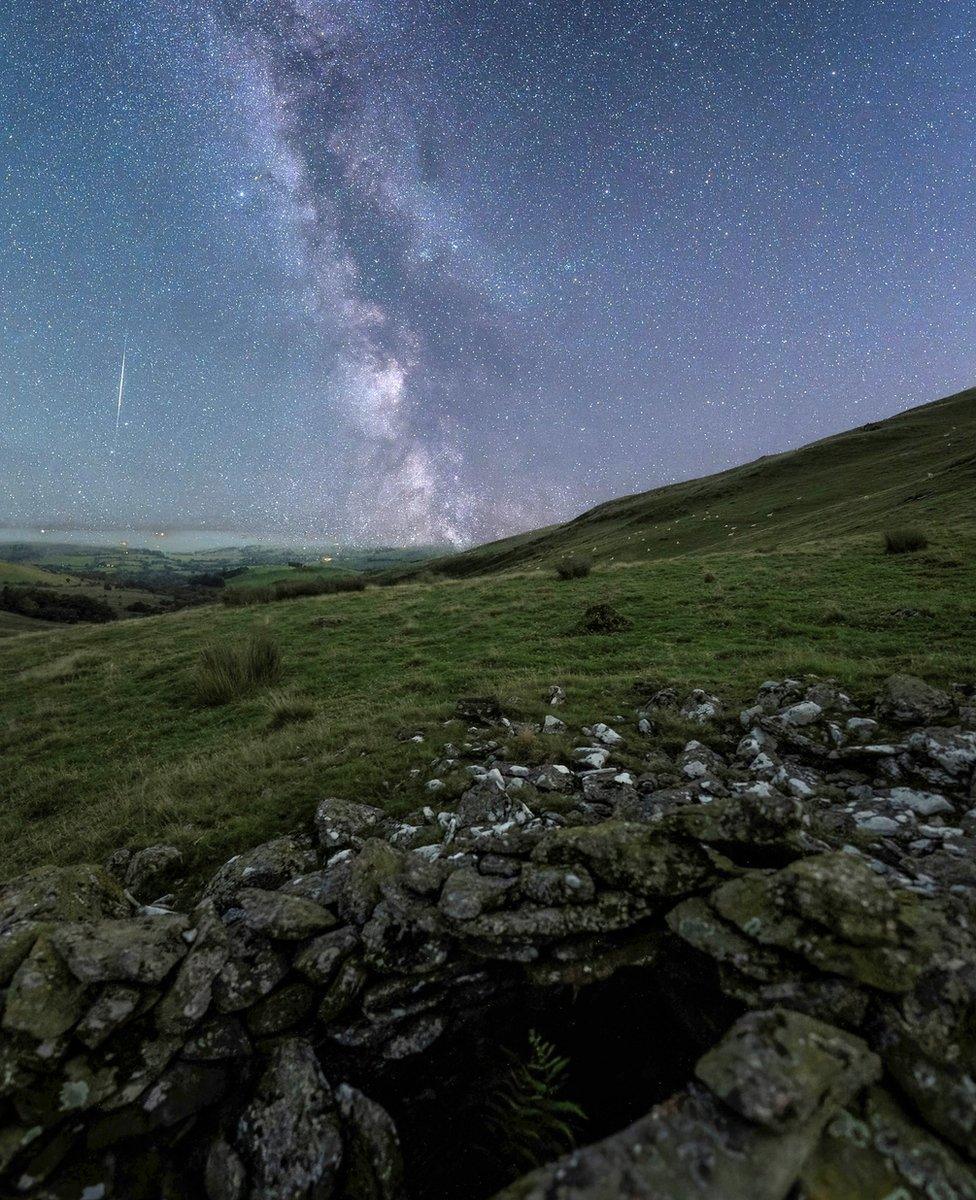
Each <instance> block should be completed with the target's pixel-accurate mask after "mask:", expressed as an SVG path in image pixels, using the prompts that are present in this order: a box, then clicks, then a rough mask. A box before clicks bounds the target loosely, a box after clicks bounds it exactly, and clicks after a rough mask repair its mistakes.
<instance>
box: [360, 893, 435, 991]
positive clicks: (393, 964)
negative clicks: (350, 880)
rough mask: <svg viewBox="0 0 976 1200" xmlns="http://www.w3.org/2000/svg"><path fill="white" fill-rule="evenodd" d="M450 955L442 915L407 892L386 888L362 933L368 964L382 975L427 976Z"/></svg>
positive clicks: (364, 952) (364, 953)
mask: <svg viewBox="0 0 976 1200" xmlns="http://www.w3.org/2000/svg"><path fill="white" fill-rule="evenodd" d="M450 951H451V943H450V939H449V937H448V935H447V928H446V923H445V920H444V917H443V915H442V914H441V913H440V911H439V910H438V909H436V908H434V907H433V906H432V905H430V904H427V903H424V902H423V901H419V900H417V899H416V898H415V897H412V896H410V895H409V893H407V892H406V889H403V890H400V891H397V890H393V889H391V888H387V894H386V898H385V899H384V900H383V902H382V903H381V904H378V905H377V907H376V909H375V911H374V913H373V916H372V917H371V918H370V920H369V921H368V922H367V924H366V926H365V927H364V929H363V956H364V958H365V961H366V962H367V964H368V965H369V966H370V967H372V968H373V969H374V970H376V971H379V972H381V973H383V974H390V973H393V974H426V973H427V972H429V971H433V970H436V969H437V968H438V967H440V966H442V965H443V964H444V963H445V962H446V961H447V958H448V956H449V954H450Z"/></svg>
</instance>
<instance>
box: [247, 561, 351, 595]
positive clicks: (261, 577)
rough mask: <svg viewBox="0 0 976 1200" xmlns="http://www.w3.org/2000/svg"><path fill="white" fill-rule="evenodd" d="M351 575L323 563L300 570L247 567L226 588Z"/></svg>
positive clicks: (255, 586) (277, 567)
mask: <svg viewBox="0 0 976 1200" xmlns="http://www.w3.org/2000/svg"><path fill="white" fill-rule="evenodd" d="M352 574H355V572H354V571H351V570H349V569H348V568H343V567H334V566H332V565H331V564H324V563H323V564H322V565H320V566H309V567H303V568H302V569H301V570H296V569H295V568H294V567H288V566H284V567H280V566H268V567H248V568H247V569H246V570H245V571H244V573H243V574H241V575H233V576H231V578H230V579H228V580H227V586H228V587H229V588H244V589H248V588H263V587H270V586H271V584H273V583H279V582H280V581H281V580H283V579H337V578H341V577H342V576H344V575H352Z"/></svg>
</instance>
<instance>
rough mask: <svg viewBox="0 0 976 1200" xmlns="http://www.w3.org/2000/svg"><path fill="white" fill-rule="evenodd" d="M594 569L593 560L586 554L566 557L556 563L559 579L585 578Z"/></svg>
mask: <svg viewBox="0 0 976 1200" xmlns="http://www.w3.org/2000/svg"><path fill="white" fill-rule="evenodd" d="M592 570H593V560H592V559H591V558H587V557H586V556H585V555H580V556H579V557H577V556H576V555H573V556H572V557H570V558H564V559H563V561H562V562H560V563H556V578H557V579H583V578H585V577H586V576H587V575H589V573H590V572H591V571H592Z"/></svg>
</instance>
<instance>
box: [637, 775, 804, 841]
mask: <svg viewBox="0 0 976 1200" xmlns="http://www.w3.org/2000/svg"><path fill="white" fill-rule="evenodd" d="M803 815H804V810H803V805H802V804H801V803H800V802H799V800H797V799H796V798H795V797H793V796H785V795H783V793H782V792H778V791H776V790H774V789H773V788H770V787H768V786H765V785H763V786H756V787H752V788H750V789H749V790H747V791H746V790H743V791H739V792H735V793H733V794H732V795H730V796H721V797H717V798H715V799H713V800H710V801H709V803H708V804H682V805H679V806H678V807H674V808H671V809H669V810H668V811H667V812H664V813H662V814H661V816H660V817H659V818H658V819H657V824H658V827H659V828H660V830H661V831H662V833H665V832H666V833H673V834H679V835H681V836H683V837H685V838H693V839H695V840H697V841H700V842H708V843H714V844H717V845H720V846H721V845H724V846H729V847H733V846H734V847H741V848H743V849H746V850H748V849H750V848H751V847H755V846H780V847H782V849H783V850H784V851H787V852H788V853H789V854H790V855H796V854H800V853H801V850H802V848H803V845H804V843H803V841H802V839H801V833H802V830H803Z"/></svg>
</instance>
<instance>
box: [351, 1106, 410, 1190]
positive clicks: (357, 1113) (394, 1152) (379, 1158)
mask: <svg viewBox="0 0 976 1200" xmlns="http://www.w3.org/2000/svg"><path fill="white" fill-rule="evenodd" d="M335 1097H336V1101H337V1103H338V1105H339V1113H340V1116H341V1118H342V1134H343V1142H344V1144H345V1152H344V1155H343V1170H342V1177H343V1191H344V1194H345V1196H346V1197H348V1200H399V1197H400V1195H401V1190H402V1187H403V1156H402V1154H401V1152H400V1139H399V1136H398V1134H397V1131H396V1126H395V1125H394V1124H393V1120H392V1118H391V1117H390V1114H389V1113H388V1112H387V1111H386V1109H385V1108H383V1107H382V1106H381V1105H379V1104H377V1103H376V1101H375V1100H371V1099H370V1098H369V1097H368V1096H366V1095H364V1094H363V1093H362V1092H360V1091H358V1090H357V1089H356V1088H354V1087H351V1086H350V1085H349V1084H348V1083H343V1084H340V1085H339V1087H337V1088H336V1091H335Z"/></svg>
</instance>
